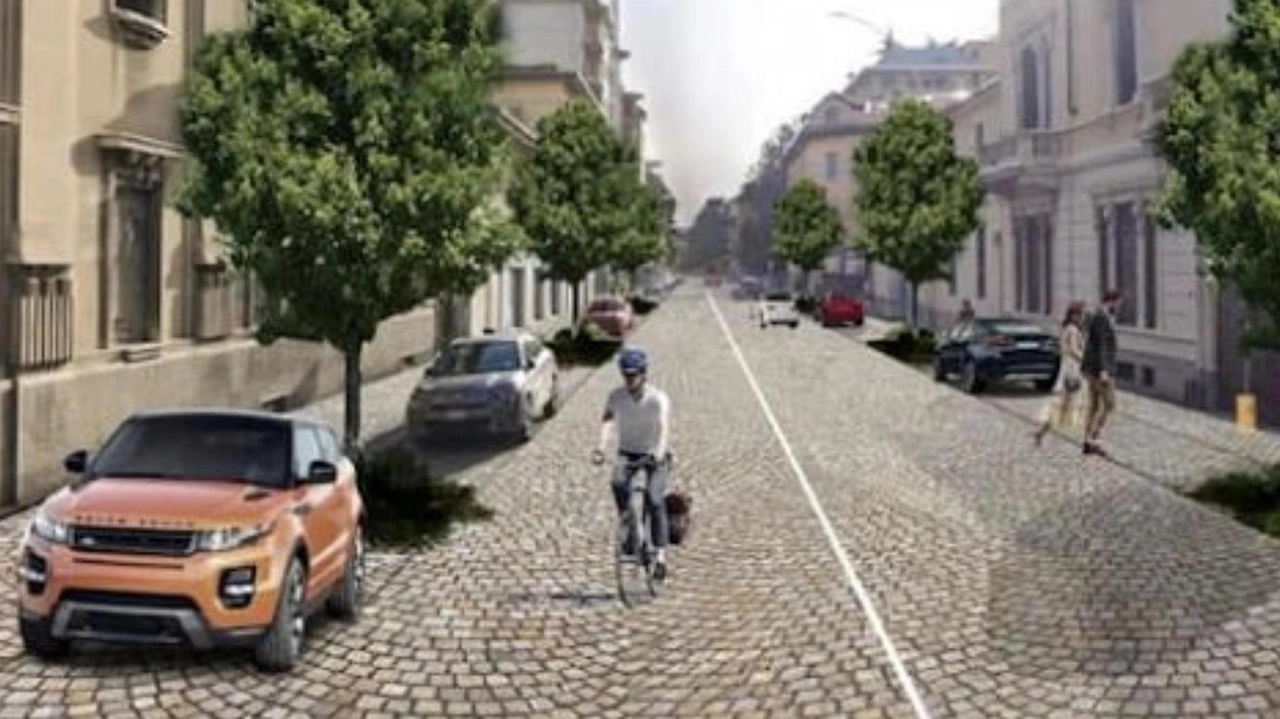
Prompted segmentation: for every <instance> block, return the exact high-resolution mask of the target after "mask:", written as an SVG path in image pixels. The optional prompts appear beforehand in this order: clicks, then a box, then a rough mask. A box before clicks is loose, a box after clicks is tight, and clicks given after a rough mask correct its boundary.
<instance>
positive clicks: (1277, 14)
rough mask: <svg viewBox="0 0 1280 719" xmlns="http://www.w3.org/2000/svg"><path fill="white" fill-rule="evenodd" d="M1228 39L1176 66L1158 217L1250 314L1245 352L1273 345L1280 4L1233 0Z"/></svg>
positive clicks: (1279, 332) (1279, 249)
mask: <svg viewBox="0 0 1280 719" xmlns="http://www.w3.org/2000/svg"><path fill="white" fill-rule="evenodd" d="M1231 24H1232V28H1233V30H1232V33H1231V35H1230V37H1229V38H1228V39H1226V40H1223V41H1216V42H1211V43H1202V44H1196V45H1192V46H1189V47H1188V48H1187V49H1186V50H1184V51H1183V53H1182V55H1181V57H1179V59H1178V61H1177V62H1176V63H1175V65H1174V70H1173V76H1172V77H1173V88H1172V92H1171V96H1170V102H1169V106H1168V108H1167V110H1166V111H1165V114H1164V117H1163V120H1162V123H1161V127H1160V130H1159V132H1158V135H1157V145H1158V147H1159V149H1160V152H1161V154H1162V155H1163V156H1164V158H1165V160H1166V161H1167V162H1168V164H1169V167H1170V172H1169V175H1168V177H1167V180H1166V185H1165V188H1164V193H1163V195H1162V197H1161V199H1160V203H1159V211H1160V216H1161V220H1162V221H1163V223H1164V224H1165V225H1166V226H1172V225H1180V226H1182V227H1185V228H1187V229H1189V230H1191V231H1193V232H1195V234H1196V237H1197V242H1198V244H1199V249H1200V254H1201V257H1202V258H1203V259H1204V262H1205V265H1206V267H1207V269H1208V271H1209V273H1210V274H1211V275H1212V276H1213V277H1215V278H1216V279H1217V280H1219V281H1221V282H1222V283H1223V284H1225V285H1227V286H1229V287H1233V288H1234V289H1236V290H1237V291H1238V292H1239V293H1240V297H1241V299H1243V300H1244V302H1245V303H1246V304H1247V305H1248V306H1249V308H1250V309H1251V310H1252V313H1251V314H1252V322H1251V325H1250V327H1249V328H1248V331H1247V332H1246V333H1245V336H1244V342H1245V344H1246V346H1249V347H1253V348H1268V349H1280V282H1277V278H1280V139H1278V138H1280V54H1278V53H1277V52H1276V48H1277V47H1278V46H1280V2H1278V1H1277V0H1237V1H1236V5H1235V12H1234V13H1233V15H1232V17H1231Z"/></svg>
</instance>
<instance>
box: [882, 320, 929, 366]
mask: <svg viewBox="0 0 1280 719" xmlns="http://www.w3.org/2000/svg"><path fill="white" fill-rule="evenodd" d="M867 345H868V346H870V347H871V348H872V349H875V350H878V351H880V352H883V353H885V354H887V355H889V356H890V357H893V358H894V359H898V360H902V361H903V362H910V363H912V364H923V363H927V362H931V361H932V360H933V357H934V355H935V354H937V351H938V342H937V338H936V337H935V336H934V334H933V333H932V332H930V331H929V330H926V329H913V328H910V327H894V328H893V329H891V330H889V331H888V332H887V333H885V336H884V337H882V338H880V339H877V340H871V341H870V342H867Z"/></svg>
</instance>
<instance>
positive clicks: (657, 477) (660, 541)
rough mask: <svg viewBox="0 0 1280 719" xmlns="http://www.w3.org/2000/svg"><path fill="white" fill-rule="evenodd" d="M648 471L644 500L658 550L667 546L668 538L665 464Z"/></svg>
mask: <svg viewBox="0 0 1280 719" xmlns="http://www.w3.org/2000/svg"><path fill="white" fill-rule="evenodd" d="M648 471H649V484H648V491H646V492H645V500H646V501H647V502H648V503H649V516H650V517H652V520H651V521H652V522H653V533H654V544H655V545H656V546H657V547H658V548H660V549H661V548H663V547H665V546H667V543H668V542H667V540H668V539H669V537H670V534H669V533H668V531H669V530H668V523H667V463H666V462H658V464H657V466H655V467H653V468H651V469H649V470H648Z"/></svg>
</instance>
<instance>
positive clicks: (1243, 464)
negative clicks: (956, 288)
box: [845, 318, 1280, 490]
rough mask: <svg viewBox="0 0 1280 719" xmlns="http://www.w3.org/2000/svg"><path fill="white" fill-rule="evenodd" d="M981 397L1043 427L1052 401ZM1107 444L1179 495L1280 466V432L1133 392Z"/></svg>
mask: <svg viewBox="0 0 1280 719" xmlns="http://www.w3.org/2000/svg"><path fill="white" fill-rule="evenodd" d="M875 322H876V324H872V321H871V318H869V321H868V323H867V329H865V330H862V331H861V332H862V334H851V333H848V332H846V333H845V334H846V336H849V337H851V338H852V339H860V340H863V341H866V340H867V339H868V338H869V337H874V334H871V335H868V333H877V332H879V333H883V331H885V328H887V327H891V326H893V325H894V323H891V322H886V321H883V320H875ZM873 328H874V329H873ZM980 397H981V399H983V400H985V401H988V402H990V403H992V404H993V405H994V406H996V407H998V408H1000V409H1003V410H1006V411H1008V412H1009V413H1011V414H1013V415H1016V416H1018V417H1021V418H1022V419H1023V420H1025V421H1026V422H1029V423H1036V422H1039V419H1040V416H1041V413H1042V410H1043V408H1044V405H1045V402H1046V396H1045V395H1043V394H1040V393H1038V392H1035V391H1034V390H1033V389H1032V388H1031V387H1030V386H1029V385H1027V386H1010V387H994V388H991V389H989V390H988V391H986V392H985V393H983V394H982V395H981V396H980ZM1030 429H1031V428H1030V427H1028V432H1030ZM1058 436H1059V437H1060V438H1062V439H1064V440H1066V441H1074V442H1078V441H1079V439H1080V432H1079V430H1078V429H1077V430H1075V431H1074V432H1071V431H1068V432H1064V433H1058ZM1103 439H1104V441H1105V444H1106V447H1107V451H1108V452H1109V453H1110V454H1111V455H1112V458H1113V459H1114V461H1116V462H1117V463H1119V464H1121V465H1122V466H1124V467H1125V468H1127V469H1129V470H1131V471H1133V472H1135V473H1137V474H1140V475H1141V476H1143V477H1145V478H1147V479H1148V480H1151V481H1154V482H1157V483H1159V484H1162V485H1164V486H1167V487H1170V488H1174V489H1179V490H1185V489H1190V488H1192V487H1194V486H1196V485H1197V484H1199V483H1201V482H1203V481H1204V480H1206V479H1208V478H1209V477H1212V476H1214V475H1219V474H1223V473H1226V472H1230V471H1235V470H1254V469H1257V468H1259V467H1260V466H1264V465H1270V464H1276V463H1280V432H1277V431H1268V430H1259V431H1242V430H1240V429H1239V428H1237V427H1236V426H1235V424H1234V423H1233V422H1231V421H1229V420H1227V419H1223V418H1221V417H1217V416H1214V415H1211V414H1207V413H1204V412H1197V411H1193V410H1189V409H1186V408H1184V407H1179V406H1177V405H1174V404H1170V403H1168V402H1162V401H1160V400H1156V399H1151V398H1149V397H1144V396H1142V395H1139V394H1134V393H1132V392H1124V391H1120V392H1117V409H1116V412H1115V414H1113V415H1112V417H1111V420H1110V421H1109V422H1108V424H1107V427H1106V429H1105V431H1104V436H1103Z"/></svg>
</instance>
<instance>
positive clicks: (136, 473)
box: [92, 415, 292, 487]
mask: <svg viewBox="0 0 1280 719" xmlns="http://www.w3.org/2000/svg"><path fill="white" fill-rule="evenodd" d="M291 452H292V450H291V445H290V425H289V423H288V422H284V421H280V422H274V421H270V420H264V419H258V418H255V417H238V416H228V415H177V416H174V415H165V416H157V417H144V418H133V419H130V420H128V421H126V422H125V423H124V424H123V425H121V426H120V429H118V430H116V432H115V434H113V435H112V436H111V439H109V440H108V441H107V443H106V445H104V446H103V448H102V450H101V451H100V452H99V453H98V455H97V457H95V458H94V461H93V466H92V472H93V474H94V475H95V476H99V477H103V476H110V477H122V478H129V477H136V478H160V479H186V480H226V481H239V482H251V483H253V484H262V485H267V486H272V487H282V486H284V485H285V484H286V483H287V482H288V481H289V478H290V474H289V468H290V455H291Z"/></svg>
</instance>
